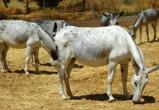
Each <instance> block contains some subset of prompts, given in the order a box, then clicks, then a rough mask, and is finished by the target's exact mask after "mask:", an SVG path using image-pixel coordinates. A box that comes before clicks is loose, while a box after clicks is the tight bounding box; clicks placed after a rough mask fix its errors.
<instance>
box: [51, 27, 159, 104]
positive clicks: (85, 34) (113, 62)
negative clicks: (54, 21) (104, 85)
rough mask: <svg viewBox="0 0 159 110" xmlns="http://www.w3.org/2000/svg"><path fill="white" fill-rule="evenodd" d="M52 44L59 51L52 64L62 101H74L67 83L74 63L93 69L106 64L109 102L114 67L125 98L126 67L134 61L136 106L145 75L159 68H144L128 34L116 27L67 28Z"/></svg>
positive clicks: (140, 55) (145, 78) (145, 81)
mask: <svg viewBox="0 0 159 110" xmlns="http://www.w3.org/2000/svg"><path fill="white" fill-rule="evenodd" d="M55 44H56V45H57V47H58V60H55V61H54V62H53V63H54V65H55V66H56V68H57V69H58V72H59V79H60V94H61V95H62V98H63V99H67V98H69V97H73V95H72V92H71V89H70V85H69V81H68V80H69V76H70V72H71V69H72V66H73V64H74V63H75V61H76V60H78V61H80V62H81V63H83V64H86V65H88V66H94V67H97V66H102V65H107V64H109V70H108V78H107V79H108V91H107V95H108V97H109V101H113V100H114V97H113V96H112V83H113V79H114V74H115V70H116V66H117V64H120V66H121V75H122V84H123V94H124V95H126V96H128V91H127V86H126V82H127V75H128V63H129V61H130V60H131V59H132V61H133V64H134V69H135V74H134V77H133V78H132V85H133V87H134V96H133V102H135V103H137V102H140V97H141V93H142V91H143V89H144V87H145V85H146V84H147V82H148V73H149V72H152V71H155V70H156V69H159V65H157V66H154V67H152V68H146V67H145V66H144V60H143V55H142V52H141V51H140V49H139V48H138V47H137V45H136V44H135V42H134V41H133V39H132V38H131V36H130V35H129V33H128V32H127V31H126V30H124V29H123V28H121V27H119V26H108V27H98V28H87V27H85V28H82V27H81V28H78V27H73V26H68V27H66V28H63V29H62V30H60V31H59V32H57V34H56V36H55ZM64 85H65V86H66V92H65V89H64ZM68 96H69V97H68Z"/></svg>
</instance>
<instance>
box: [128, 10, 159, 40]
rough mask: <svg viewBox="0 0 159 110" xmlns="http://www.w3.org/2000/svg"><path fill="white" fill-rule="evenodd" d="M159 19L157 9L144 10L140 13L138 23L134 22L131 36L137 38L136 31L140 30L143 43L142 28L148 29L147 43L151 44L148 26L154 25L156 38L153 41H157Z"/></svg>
mask: <svg viewBox="0 0 159 110" xmlns="http://www.w3.org/2000/svg"><path fill="white" fill-rule="evenodd" d="M158 18H159V10H158V9H155V8H150V9H146V10H143V11H141V12H140V13H139V15H138V17H137V19H136V21H135V22H134V24H133V26H132V28H131V31H130V34H131V35H132V36H133V37H134V39H135V38H136V31H137V29H138V28H140V42H141V36H142V26H145V27H146V34H147V41H148V42H149V30H148V24H151V25H152V28H153V30H154V38H153V40H156V30H157V20H158Z"/></svg>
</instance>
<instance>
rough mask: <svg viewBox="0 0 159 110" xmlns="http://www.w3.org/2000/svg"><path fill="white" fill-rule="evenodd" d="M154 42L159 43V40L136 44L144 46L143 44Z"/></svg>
mask: <svg viewBox="0 0 159 110" xmlns="http://www.w3.org/2000/svg"><path fill="white" fill-rule="evenodd" d="M154 42H159V39H157V40H151V41H149V42H140V43H138V45H142V44H145V43H154Z"/></svg>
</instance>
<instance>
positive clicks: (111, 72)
mask: <svg viewBox="0 0 159 110" xmlns="http://www.w3.org/2000/svg"><path fill="white" fill-rule="evenodd" d="M116 66H117V63H116V62H113V61H109V72H108V78H107V80H108V90H107V95H108V98H109V102H112V101H114V100H115V99H114V97H113V96H112V83H113V80H114V74H115V70H116Z"/></svg>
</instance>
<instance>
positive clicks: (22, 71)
mask: <svg viewBox="0 0 159 110" xmlns="http://www.w3.org/2000/svg"><path fill="white" fill-rule="evenodd" d="M28 71H29V74H35V75H42V74H46V75H52V74H58V73H57V72H50V71H45V70H42V71H39V73H37V72H36V71H33V70H28ZM14 72H16V73H18V74H24V73H25V72H24V70H23V69H21V70H15V71H14Z"/></svg>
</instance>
